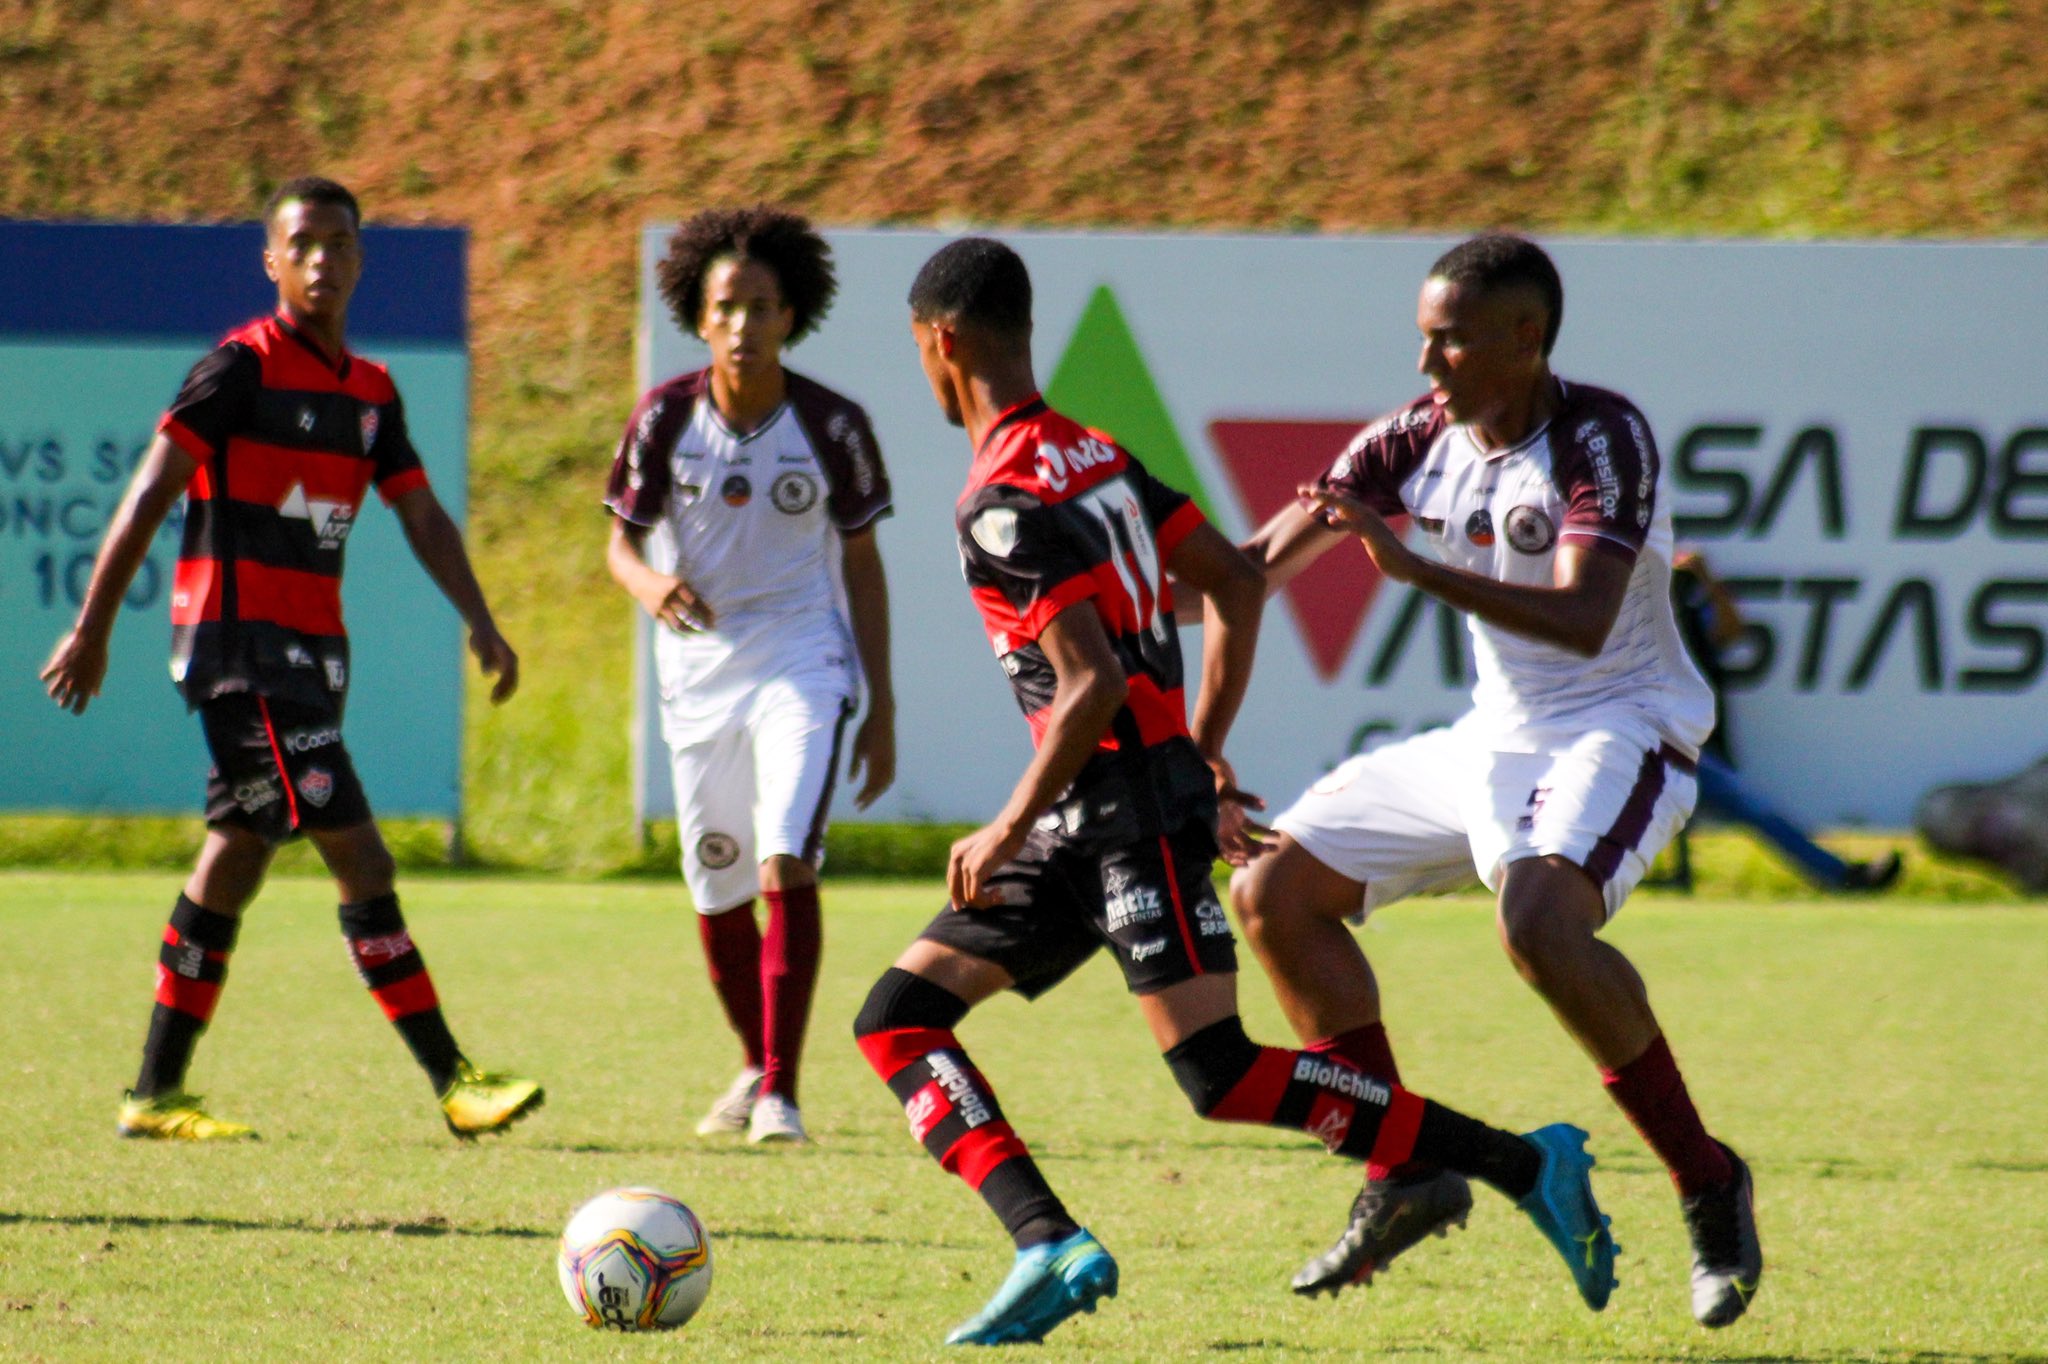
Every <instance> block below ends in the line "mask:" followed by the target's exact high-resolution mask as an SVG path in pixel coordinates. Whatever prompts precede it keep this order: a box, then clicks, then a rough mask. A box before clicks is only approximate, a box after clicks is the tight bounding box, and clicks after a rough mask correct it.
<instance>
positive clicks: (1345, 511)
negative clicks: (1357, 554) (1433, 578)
mask: <svg viewBox="0 0 2048 1364" xmlns="http://www.w3.org/2000/svg"><path fill="white" fill-rule="evenodd" d="M1295 496H1296V497H1297V498H1299V499H1300V501H1301V505H1302V506H1303V507H1305V508H1307V509H1308V511H1309V512H1310V513H1311V514H1312V515H1313V516H1314V517H1315V518H1316V519H1317V520H1318V521H1321V522H1322V523H1323V524H1324V525H1326V526H1328V527H1329V528H1330V529H1331V530H1341V531H1349V532H1350V533H1351V534H1353V535H1356V536H1357V537H1358V538H1359V539H1360V540H1362V541H1364V542H1365V552H1366V553H1367V554H1369V555H1371V556H1372V563H1373V567H1374V568H1377V569H1378V570H1379V571H1380V572H1381V573H1383V574H1385V575H1386V576H1387V577H1389V578H1392V579H1393V580H1394V581H1395V582H1399V583H1405V582H1408V581H1409V580H1410V579H1411V578H1413V577H1414V570H1413V567H1412V565H1413V564H1414V563H1415V562H1416V560H1415V555H1414V553H1413V552H1411V551H1410V550H1409V548H1408V546H1406V545H1404V544H1402V543H1401V537H1400V536H1398V535H1396V534H1394V529H1393V527H1391V526H1389V525H1388V524H1387V522H1386V518H1385V517H1383V516H1381V515H1380V514H1379V513H1378V512H1376V511H1374V510H1373V509H1372V508H1371V507H1368V506H1366V505H1365V503H1363V502H1360V501H1359V500H1358V499H1357V498H1355V497H1352V496H1351V495H1350V494H1348V493H1341V492H1338V491H1337V490H1336V489H1335V488H1324V487H1318V486H1317V485H1315V484H1312V483H1305V484H1303V485H1302V486H1301V487H1299V488H1296V489H1295Z"/></svg>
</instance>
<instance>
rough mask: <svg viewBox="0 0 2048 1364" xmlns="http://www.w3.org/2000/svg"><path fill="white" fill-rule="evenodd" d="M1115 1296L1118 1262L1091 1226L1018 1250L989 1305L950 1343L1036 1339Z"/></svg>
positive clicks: (956, 1329) (960, 1328)
mask: <svg viewBox="0 0 2048 1364" xmlns="http://www.w3.org/2000/svg"><path fill="white" fill-rule="evenodd" d="M1115 1296H1116V1261H1115V1260H1114V1259H1112V1258H1111V1257H1110V1254H1109V1252H1108V1251H1106V1250H1104V1249H1103V1248H1102V1242H1100V1241H1098V1240H1096V1239H1095V1238H1094V1237H1093V1236H1090V1235H1089V1234H1088V1230H1087V1228H1085V1227H1084V1228H1082V1229H1081V1230H1079V1231H1077V1232H1075V1233H1074V1234H1073V1235H1072V1236H1069V1237H1067V1238H1066V1239H1065V1240H1064V1241H1048V1242H1046V1243H1045V1244H1044V1245H1037V1246H1033V1247H1031V1249H1029V1250H1020V1251H1018V1252H1017V1263H1016V1264H1015V1265H1013V1266H1011V1269H1010V1277H1009V1278H1007V1279H1005V1280H1003V1286H1002V1287H1001V1288H998V1289H997V1290H996V1295H995V1296H994V1297H993V1298H990V1299H989V1300H988V1305H987V1306H986V1307H984V1308H982V1309H981V1311H979V1312H977V1313H975V1314H974V1316H973V1317H972V1318H970V1319H969V1320H967V1321H963V1322H961V1323H960V1324H959V1325H958V1326H956V1327H954V1328H953V1330H952V1332H951V1333H950V1334H948V1335H947V1337H946V1343H947V1344H948V1345H1010V1344H1015V1343H1018V1342H1021V1341H1031V1342H1033V1343H1036V1342H1038V1341H1041V1340H1043V1339H1045V1333H1046V1332H1047V1331H1050V1330H1051V1329H1052V1328H1053V1327H1055V1326H1057V1325H1059V1324H1060V1323H1061V1322H1063V1321H1065V1320H1066V1319H1067V1318H1068V1317H1071V1316H1073V1315H1074V1313H1076V1312H1093V1311H1094V1310H1095V1303H1096V1300H1097V1299H1098V1298H1113V1297H1115Z"/></svg>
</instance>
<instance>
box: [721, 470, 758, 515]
mask: <svg viewBox="0 0 2048 1364" xmlns="http://www.w3.org/2000/svg"><path fill="white" fill-rule="evenodd" d="M718 495H719V496H720V497H722V498H724V499H725V505H726V506H728V507H744V506H746V505H747V503H748V502H749V501H750V500H751V499H752V498H753V496H754V485H753V484H751V483H749V482H747V476H746V475H745V474H731V475H728V476H727V478H726V480H725V482H724V483H722V484H720V485H719V489H718Z"/></svg>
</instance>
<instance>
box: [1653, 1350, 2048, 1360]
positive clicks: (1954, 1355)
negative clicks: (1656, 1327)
mask: <svg viewBox="0 0 2048 1364" xmlns="http://www.w3.org/2000/svg"><path fill="white" fill-rule="evenodd" d="M1618 1357H1619V1358H1623V1359H1645V1360H1655V1361H1658V1364H1665V1362H1666V1361H1668V1362H1669V1364H1684V1362H1685V1361H1689V1360H1696V1359H1711V1360H1712V1361H1713V1364H1836V1361H1839V1360H1843V1359H1850V1358H1853V1359H1856V1360H1858V1361H1861V1362H1862V1364H2048V1355H2040V1354H2016V1353H2014V1352H2012V1351H2010V1350H1991V1351H1980V1350H1912V1349H1903V1348H1902V1349H1877V1350H1871V1351H1862V1350H1859V1351H1857V1352H1856V1353H1854V1354H1853V1355H1851V1354H1847V1353H1845V1352H1843V1351H1840V1350H1823V1351H1821V1352H1819V1353H1817V1354H1808V1355H1781V1354H1757V1355H1724V1354H1713V1355H1694V1354H1682V1355H1680V1354H1634V1355H1622V1356H1618Z"/></svg>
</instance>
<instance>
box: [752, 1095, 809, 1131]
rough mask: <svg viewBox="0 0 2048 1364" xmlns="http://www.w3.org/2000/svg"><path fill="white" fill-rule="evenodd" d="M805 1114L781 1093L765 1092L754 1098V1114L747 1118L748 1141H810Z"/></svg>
mask: <svg viewBox="0 0 2048 1364" xmlns="http://www.w3.org/2000/svg"><path fill="white" fill-rule="evenodd" d="M810 1139H811V1138H810V1135H809V1134H808V1133H806V1132H805V1131H804V1115H803V1114H802V1113H799V1112H798V1111H797V1107H796V1105H795V1104H793V1103H791V1102H790V1101H789V1100H787V1099H785V1098H783V1097H782V1096H781V1095H780V1094H763V1095H761V1096H760V1097H759V1098H757V1099H755V1100H754V1112H753V1115H752V1116H751V1117H750V1118H749V1119H748V1120H747V1140H748V1141H755V1142H759V1141H786V1142H791V1143H801V1142H807V1141H809V1140H810Z"/></svg>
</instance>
